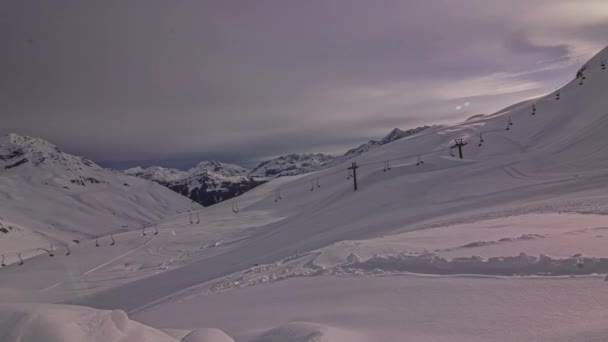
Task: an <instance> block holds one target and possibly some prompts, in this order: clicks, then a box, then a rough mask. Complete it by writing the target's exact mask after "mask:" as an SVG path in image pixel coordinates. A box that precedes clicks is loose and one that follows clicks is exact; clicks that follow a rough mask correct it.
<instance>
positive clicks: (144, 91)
mask: <svg viewBox="0 0 608 342" xmlns="http://www.w3.org/2000/svg"><path fill="white" fill-rule="evenodd" d="M606 44H608V1H606V0H577V1H572V0H568V1H567V0H501V1H499V0H459V1H454V0H428V1H423V0H395V1H384V0H365V1H364V0H335V1H333V0H298V1H295V0H294V1H290V0H268V1H266V0H235V1H232V0H192V1H185V0H162V1H161V0H146V1H134V0H130V1H124V0H99V1H82V0H73V1H67V0H53V1H48V0H44V1H43V0H40V1H30V0H3V1H1V2H0V133H1V134H4V133H8V132H16V133H20V134H26V135H31V136H37V137H42V138H45V139H47V140H50V141H52V142H53V143H55V144H57V145H58V146H59V147H60V148H62V149H63V150H65V151H68V152H71V153H74V154H79V155H84V156H86V157H88V158H91V159H93V160H95V161H98V162H101V163H102V164H105V165H116V166H118V165H120V166H129V165H134V164H144V165H148V164H150V163H160V164H164V165H181V166H188V165H187V164H189V163H194V162H195V161H196V160H201V159H219V160H223V161H229V162H244V161H247V160H257V159H263V158H266V157H270V156H276V155H280V154H287V153H292V152H328V153H337V152H343V151H344V150H345V149H347V148H348V147H352V146H354V145H358V144H359V143H363V142H365V141H367V140H368V139H370V138H380V137H381V136H383V135H384V134H386V133H388V131H389V130H390V129H391V128H393V127H399V128H403V129H405V128H410V127H415V126H417V125H423V124H432V123H451V122H457V121H460V120H463V119H465V118H467V117H469V116H471V115H475V114H479V113H491V112H494V111H496V110H498V109H500V108H501V107H503V106H506V105H509V104H512V103H514V102H516V101H520V100H524V99H527V98H531V97H536V96H539V95H542V94H544V93H546V92H549V91H552V90H554V89H555V88H556V87H557V86H560V85H562V84H563V83H565V82H566V81H567V80H568V79H570V78H572V77H573V76H574V73H575V71H576V69H577V68H578V67H579V66H580V65H581V64H582V63H584V61H585V60H586V59H588V58H590V57H591V56H592V55H593V54H595V53H596V52H598V51H599V50H600V49H602V48H603V47H604V46H605V45H606ZM467 102H468V104H469V105H468V106H464V104H465V103H467ZM458 106H462V108H460V109H458V108H459V107H458Z"/></svg>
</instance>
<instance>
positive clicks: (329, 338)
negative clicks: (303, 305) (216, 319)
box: [252, 322, 367, 342]
mask: <svg viewBox="0 0 608 342" xmlns="http://www.w3.org/2000/svg"><path fill="white" fill-rule="evenodd" d="M343 341H349V342H364V341H367V339H366V338H364V337H363V336H361V335H359V334H357V333H354V332H351V331H348V330H344V329H339V328H334V327H331V326H327V325H323V324H317V323H308V322H292V323H288V324H285V325H282V326H280V327H278V328H274V329H271V330H269V331H267V332H265V333H263V334H262V335H260V336H258V337H257V338H254V339H253V340H252V342H343Z"/></svg>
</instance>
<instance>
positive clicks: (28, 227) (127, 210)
mask: <svg viewBox="0 0 608 342" xmlns="http://www.w3.org/2000/svg"><path fill="white" fill-rule="evenodd" d="M190 208H191V203H190V200H188V199H187V198H184V197H182V196H180V195H178V194H176V193H174V192H172V191H170V190H168V189H166V188H165V187H163V186H160V185H158V184H156V183H154V182H150V181H146V180H142V179H139V178H135V177H131V176H126V175H124V174H122V173H119V172H114V171H111V170H107V169H104V168H101V167H100V166H98V165H96V164H95V163H93V162H92V161H90V160H87V159H84V158H81V157H77V156H73V155H70V154H67V153H64V152H61V151H60V150H59V149H58V148H57V147H56V146H55V145H53V144H51V143H49V142H47V141H44V140H42V139H37V138H31V137H26V136H20V135H17V134H9V135H7V136H3V137H0V224H2V225H5V226H10V225H12V226H15V227H19V228H18V229H15V230H14V231H11V232H9V233H8V234H7V233H2V232H0V251H2V252H0V254H5V253H6V252H7V251H14V250H19V249H29V248H33V247H41V246H45V247H46V248H48V245H49V244H50V243H55V244H62V243H66V242H70V241H72V240H82V239H86V238H88V237H91V236H94V235H97V234H103V233H106V232H111V231H121V230H128V229H134V228H136V227H139V226H141V225H142V224H145V223H149V222H154V221H157V220H159V219H161V218H163V217H167V216H171V215H175V214H177V213H179V212H185V211H187V210H189V209H190ZM23 257H27V255H24V256H23Z"/></svg>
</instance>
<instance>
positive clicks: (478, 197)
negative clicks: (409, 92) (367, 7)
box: [0, 48, 608, 342]
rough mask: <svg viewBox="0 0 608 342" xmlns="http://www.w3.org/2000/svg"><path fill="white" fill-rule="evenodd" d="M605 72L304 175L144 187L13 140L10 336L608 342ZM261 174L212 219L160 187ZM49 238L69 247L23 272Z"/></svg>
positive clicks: (373, 145) (3, 331) (272, 169)
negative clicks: (22, 256)
mask: <svg viewBox="0 0 608 342" xmlns="http://www.w3.org/2000/svg"><path fill="white" fill-rule="evenodd" d="M606 58H608V48H607V49H604V50H602V51H601V52H600V53H599V54H598V55H596V56H595V57H593V58H592V59H591V60H590V61H589V62H588V63H587V64H586V65H587V66H588V67H587V69H586V70H585V73H584V76H585V79H584V80H583V79H580V78H577V79H574V80H572V81H571V82H569V83H568V84H567V85H565V86H564V87H562V88H560V89H558V90H557V91H556V92H554V93H551V94H548V95H546V96H543V97H541V98H537V99H532V100H526V101H524V102H521V103H517V104H514V105H512V106H510V107H507V108H505V109H503V110H501V111H498V112H496V113H494V114H491V115H487V116H479V117H476V118H472V119H470V120H466V121H464V122H461V123H458V124H455V125H442V126H432V127H424V128H419V129H414V130H412V131H395V132H392V133H391V134H390V135H389V137H390V138H389V137H387V138H385V139H386V141H385V139H383V140H381V141H379V142H370V143H369V144H366V145H363V146H361V147H359V148H357V149H356V150H351V151H349V152H348V153H347V154H346V155H345V156H343V157H335V158H334V157H327V156H322V155H307V156H306V159H307V163H308V160H309V159H313V160H314V164H307V165H304V164H303V163H298V162H297V160H298V158H296V157H292V158H290V161H286V160H285V159H286V158H283V159H281V158H279V159H276V160H274V161H271V162H267V163H265V164H264V163H263V164H261V165H259V166H258V167H257V168H256V169H254V170H253V171H249V170H246V169H243V168H240V167H238V166H236V165H226V164H219V163H213V162H210V163H202V164H199V166H197V167H195V168H194V169H192V170H190V171H187V172H184V171H177V170H170V169H162V168H151V169H131V170H128V171H127V173H128V174H132V175H137V176H138V177H141V178H146V179H141V178H138V177H133V176H129V175H125V174H123V173H120V172H113V171H109V170H105V169H102V168H100V167H99V166H97V165H95V164H94V163H93V162H91V161H88V160H85V159H82V158H79V157H75V156H71V155H67V154H65V153H62V152H60V151H59V150H58V149H57V148H56V147H54V146H53V145H51V144H50V143H47V142H44V141H42V140H39V139H34V138H28V137H22V136H18V135H9V136H8V137H6V138H3V139H4V140H2V141H0V216H1V217H2V219H1V221H0V223H2V224H3V226H4V227H8V226H10V227H13V228H12V229H10V230H8V233H0V248H1V249H2V253H3V254H4V255H5V256H6V258H5V261H4V262H5V264H6V266H5V267H3V268H2V269H0V302H1V303H2V304H0V340H6V341H28V342H29V341H38V340H40V339H41V336H43V337H44V338H45V340H47V341H81V340H88V341H105V340H107V339H106V338H108V337H107V336H111V339H112V340H116V341H180V340H181V341H199V342H200V341H213V342H218V341H251V342H274V341H294V342H314V341H326V342H336V341H352V342H364V341H365V342H367V341H388V342H390V341H395V342H398V341H434V342H435V341H446V342H447V341H450V342H453V341H467V342H471V341H474V342H477V341H479V342H481V341H562V342H566V341H604V340H605V339H606V336H607V335H608V328H607V325H606V319H608V310H607V309H606V303H608V283H607V282H606V280H608V278H606V274H608V248H607V246H608V149H606V145H607V144H608V138H607V137H606V134H605V131H606V130H608V97H606V96H605V94H606V89H608V70H605V66H603V63H604V62H603V60H604V59H606ZM460 139H461V140H460ZM460 143H461V147H462V157H460V154H459V152H460V151H459V149H458V146H457V145H459V144H460ZM353 163H356V166H357V168H356V169H354V170H353V169H349V168H352V166H353ZM292 167H296V168H295V169H292ZM300 170H305V171H306V172H308V171H314V172H310V173H303V171H302V172H301V171H300ZM291 171H294V172H291ZM353 171H354V172H356V180H357V186H358V189H357V190H356V191H355V190H354V184H353V182H354V178H355V177H354V176H355V175H354V174H353ZM277 175H280V176H281V177H276V178H273V177H274V176H277ZM257 177H259V178H272V179H269V180H268V181H265V182H264V183H263V184H260V185H258V184H255V185H254V186H251V188H252V189H251V190H249V191H247V190H245V189H244V188H243V189H242V191H241V190H236V191H235V192H234V193H233V195H235V196H236V197H234V198H232V199H230V200H227V201H216V202H220V203H218V204H216V205H212V206H209V207H205V208H203V207H201V206H199V205H198V204H193V203H192V201H191V200H190V199H188V198H186V197H184V196H181V195H179V194H177V193H175V192H173V191H171V190H169V189H168V188H165V187H163V186H161V185H159V184H157V183H155V182H158V183H166V184H170V185H169V187H171V188H172V189H174V190H176V191H177V192H179V193H182V194H183V195H185V196H189V197H190V198H192V196H193V195H192V189H194V188H197V187H198V188H197V189H200V190H198V191H205V192H209V191H212V192H213V191H217V192H218V193H219V192H221V191H229V190H227V189H228V188H227V185H226V184H228V183H230V184H239V183H240V182H248V181H252V182H254V181H256V179H257ZM178 185H180V186H181V187H180V186H178ZM256 185H257V186H256ZM217 195H218V194H217V193H216V196H217ZM199 198H200V197H199ZM7 229H8V228H7ZM109 233H112V235H110V234H109ZM74 240H79V242H78V243H71V244H70V245H69V246H70V253H69V255H66V254H68V253H67V251H66V250H65V248H64V249H61V248H62V247H61V246H64V245H65V244H66V243H69V242H70V241H74ZM43 242H44V244H45V245H47V244H49V243H55V244H56V245H57V246H58V250H59V249H61V253H55V254H56V255H54V256H53V257H49V253H48V251H39V250H38V251H37V252H35V253H33V252H32V253H31V254H30V255H28V256H27V257H28V258H25V262H20V259H19V258H17V255H16V254H15V253H17V252H19V251H20V250H31V249H35V248H36V247H38V245H39V244H40V243H43ZM58 318H61V319H58ZM67 320H69V321H71V322H74V323H73V324H71V325H67V324H65V321H67ZM91 326H95V327H97V329H92V328H90V327H91Z"/></svg>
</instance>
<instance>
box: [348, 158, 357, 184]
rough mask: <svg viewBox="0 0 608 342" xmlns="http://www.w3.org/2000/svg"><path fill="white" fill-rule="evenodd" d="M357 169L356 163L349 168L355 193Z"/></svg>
mask: <svg viewBox="0 0 608 342" xmlns="http://www.w3.org/2000/svg"><path fill="white" fill-rule="evenodd" d="M358 168H359V167H358V166H357V163H355V162H353V166H351V167H349V168H348V169H349V170H352V171H353V185H354V187H355V191H357V189H358V186H357V169H358Z"/></svg>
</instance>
